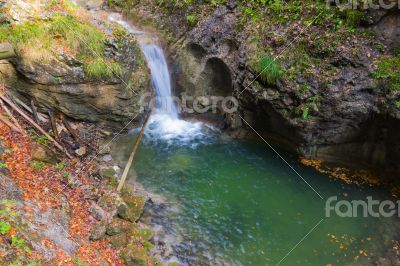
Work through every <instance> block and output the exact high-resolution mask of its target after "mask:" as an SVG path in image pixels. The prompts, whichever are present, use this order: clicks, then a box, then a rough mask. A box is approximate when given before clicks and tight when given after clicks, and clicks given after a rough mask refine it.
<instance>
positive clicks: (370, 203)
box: [325, 196, 400, 218]
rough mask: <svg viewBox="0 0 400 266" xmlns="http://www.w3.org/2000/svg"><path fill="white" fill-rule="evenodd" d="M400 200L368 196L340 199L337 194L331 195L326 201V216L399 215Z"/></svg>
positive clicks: (377, 216) (386, 216) (378, 216)
mask: <svg viewBox="0 0 400 266" xmlns="http://www.w3.org/2000/svg"><path fill="white" fill-rule="evenodd" d="M399 210H400V200H399V201H396V202H393V201H391V200H384V201H380V200H376V199H375V200H374V199H373V198H372V196H368V197H367V198H366V200H352V201H348V200H338V197H337V196H332V197H329V198H328V199H327V201H326V203H325V216H326V217H331V216H332V214H335V215H336V216H338V217H342V218H357V217H364V218H366V217H374V218H380V217H385V218H388V217H393V216H395V215H398V216H399V213H400V212H399ZM399 217H400V216H399Z"/></svg>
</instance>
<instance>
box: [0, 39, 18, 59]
mask: <svg viewBox="0 0 400 266" xmlns="http://www.w3.org/2000/svg"><path fill="white" fill-rule="evenodd" d="M14 56H15V51H14V47H13V46H12V45H11V44H10V43H0V60H2V59H9V58H12V57H14Z"/></svg>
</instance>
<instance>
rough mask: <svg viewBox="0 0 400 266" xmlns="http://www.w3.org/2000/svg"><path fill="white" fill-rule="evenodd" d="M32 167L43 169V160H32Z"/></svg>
mask: <svg viewBox="0 0 400 266" xmlns="http://www.w3.org/2000/svg"><path fill="white" fill-rule="evenodd" d="M31 165H32V168H33V169H43V168H45V164H44V163H43V162H32V164H31Z"/></svg>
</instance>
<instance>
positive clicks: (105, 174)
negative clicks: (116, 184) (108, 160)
mask: <svg viewBox="0 0 400 266" xmlns="http://www.w3.org/2000/svg"><path fill="white" fill-rule="evenodd" d="M115 174H116V172H115V169H114V168H112V167H109V168H101V169H100V170H99V175H100V177H101V178H112V177H114V176H115Z"/></svg>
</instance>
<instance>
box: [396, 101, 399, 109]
mask: <svg viewBox="0 0 400 266" xmlns="http://www.w3.org/2000/svg"><path fill="white" fill-rule="evenodd" d="M395 105H396V108H397V109H400V100H399V101H396V102H395Z"/></svg>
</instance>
